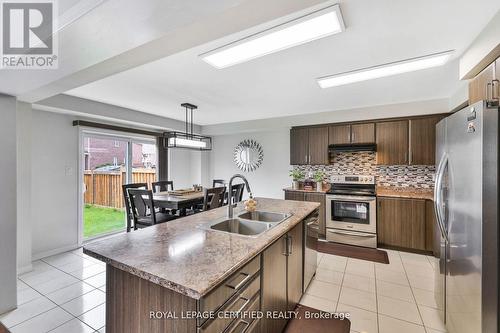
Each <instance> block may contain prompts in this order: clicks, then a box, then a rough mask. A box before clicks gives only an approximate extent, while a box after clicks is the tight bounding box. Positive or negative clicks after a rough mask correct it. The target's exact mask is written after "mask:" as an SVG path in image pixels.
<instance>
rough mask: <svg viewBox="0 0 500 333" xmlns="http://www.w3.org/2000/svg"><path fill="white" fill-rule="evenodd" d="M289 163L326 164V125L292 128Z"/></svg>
mask: <svg viewBox="0 0 500 333" xmlns="http://www.w3.org/2000/svg"><path fill="white" fill-rule="evenodd" d="M290 164H291V165H301V164H328V127H326V126H325V127H310V128H292V129H291V130H290Z"/></svg>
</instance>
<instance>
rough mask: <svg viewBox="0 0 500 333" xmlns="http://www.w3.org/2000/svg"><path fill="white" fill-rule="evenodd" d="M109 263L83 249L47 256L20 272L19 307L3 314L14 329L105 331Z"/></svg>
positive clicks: (15, 332) (68, 332) (75, 332)
mask: <svg viewBox="0 0 500 333" xmlns="http://www.w3.org/2000/svg"><path fill="white" fill-rule="evenodd" d="M105 284H106V266H105V265H104V263H102V262H100V261H98V260H96V259H93V258H91V257H89V256H87V255H85V254H83V252H82V249H78V250H75V251H71V252H66V253H63V254H59V255H55V256H52V257H48V258H44V259H42V260H38V261H36V262H34V263H33V271H31V272H29V273H26V274H23V275H20V276H19V279H18V283H17V295H18V303H19V305H18V308H17V309H16V310H14V311H11V312H9V313H7V314H4V315H2V316H0V321H1V322H2V323H3V324H4V325H5V326H7V328H8V329H9V330H10V331H11V332H12V333H21V332H27V333H38V332H40V333H41V332H61V333H80V332H84V333H87V332H89V333H91V332H104V317H105V313H106V311H105V299H106V294H105V292H104V290H105Z"/></svg>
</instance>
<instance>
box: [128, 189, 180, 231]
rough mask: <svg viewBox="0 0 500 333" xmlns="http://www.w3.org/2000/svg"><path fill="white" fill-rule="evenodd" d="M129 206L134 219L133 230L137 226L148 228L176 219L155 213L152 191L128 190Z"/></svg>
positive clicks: (168, 215)
mask: <svg viewBox="0 0 500 333" xmlns="http://www.w3.org/2000/svg"><path fill="white" fill-rule="evenodd" d="M128 195H129V197H130V205H131V209H132V213H133V217H134V230H137V228H138V227H139V226H141V227H149V226H152V225H155V224H158V223H163V222H167V221H171V220H174V219H176V218H177V217H176V216H173V215H170V214H166V213H162V212H157V211H156V210H155V206H154V201H153V191H151V190H138V189H129V190H128Z"/></svg>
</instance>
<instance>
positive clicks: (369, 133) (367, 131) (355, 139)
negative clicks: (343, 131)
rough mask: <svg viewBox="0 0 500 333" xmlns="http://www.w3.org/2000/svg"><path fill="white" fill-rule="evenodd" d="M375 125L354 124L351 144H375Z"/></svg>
mask: <svg viewBox="0 0 500 333" xmlns="http://www.w3.org/2000/svg"><path fill="white" fill-rule="evenodd" d="M374 142H375V124H374V123H365V124H353V125H351V143H374Z"/></svg>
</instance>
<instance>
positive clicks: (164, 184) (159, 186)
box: [151, 180, 174, 193]
mask: <svg viewBox="0 0 500 333" xmlns="http://www.w3.org/2000/svg"><path fill="white" fill-rule="evenodd" d="M151 185H152V188H153V193H158V192H166V191H168V190H169V189H168V188H169V187H170V191H173V190H174V181H173V180H160V181H157V182H154V183H152V184H151Z"/></svg>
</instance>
